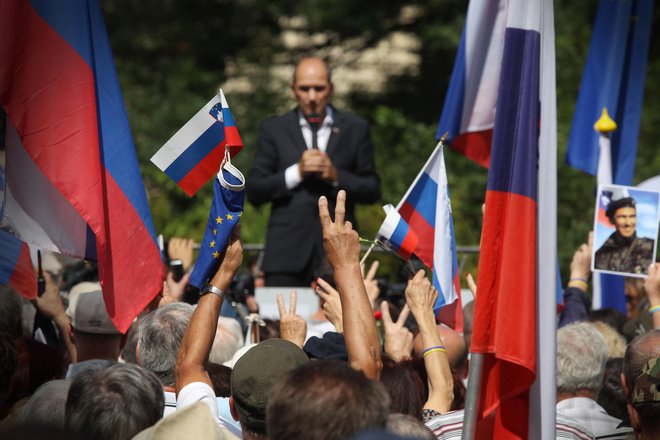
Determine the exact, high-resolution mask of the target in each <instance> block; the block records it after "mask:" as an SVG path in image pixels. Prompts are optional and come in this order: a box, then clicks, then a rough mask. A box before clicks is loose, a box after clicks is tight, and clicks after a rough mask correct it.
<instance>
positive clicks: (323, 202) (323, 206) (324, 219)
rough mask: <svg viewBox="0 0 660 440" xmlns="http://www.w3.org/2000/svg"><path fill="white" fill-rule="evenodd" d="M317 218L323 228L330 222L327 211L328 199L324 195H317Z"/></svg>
mask: <svg viewBox="0 0 660 440" xmlns="http://www.w3.org/2000/svg"><path fill="white" fill-rule="evenodd" d="M319 218H320V219H321V226H322V227H323V228H324V229H325V228H327V227H328V226H330V225H331V224H332V220H331V219H330V212H329V211H328V199H327V198H326V197H325V196H321V197H319Z"/></svg>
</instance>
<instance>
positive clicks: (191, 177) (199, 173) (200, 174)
mask: <svg viewBox="0 0 660 440" xmlns="http://www.w3.org/2000/svg"><path fill="white" fill-rule="evenodd" d="M224 147H225V141H224V140H223V141H222V142H220V143H219V144H218V145H217V146H216V147H215V148H214V149H213V150H211V152H210V153H209V154H207V155H206V157H204V159H202V160H201V161H199V163H198V164H197V165H195V168H193V169H192V170H190V171H189V172H188V174H186V175H185V176H183V179H181V180H179V182H178V185H179V186H180V187H181V189H182V190H184V191H185V193H186V194H188V195H189V196H190V197H192V196H193V195H194V194H195V193H196V192H197V191H199V189H200V188H201V187H202V186H204V184H205V183H206V182H208V180H209V178H208V176H214V175H216V174H217V173H218V171H219V170H220V164H221V163H222V159H223V158H224V156H225V150H224ZM241 148H243V147H241ZM239 151H240V149H239Z"/></svg>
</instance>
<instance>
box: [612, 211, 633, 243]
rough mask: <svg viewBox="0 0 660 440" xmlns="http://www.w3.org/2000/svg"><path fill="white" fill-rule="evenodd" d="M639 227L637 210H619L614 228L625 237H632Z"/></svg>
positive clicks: (615, 217)
mask: <svg viewBox="0 0 660 440" xmlns="http://www.w3.org/2000/svg"><path fill="white" fill-rule="evenodd" d="M636 226H637V210H636V209H635V208H631V207H630V206H625V207H623V208H619V209H617V210H616V212H615V213H614V227H615V228H616V230H617V232H618V233H619V234H621V235H622V236H623V237H626V238H628V237H632V236H633V234H634V233H635V228H636Z"/></svg>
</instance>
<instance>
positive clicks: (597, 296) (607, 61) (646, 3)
mask: <svg viewBox="0 0 660 440" xmlns="http://www.w3.org/2000/svg"><path fill="white" fill-rule="evenodd" d="M653 3H654V0H634V1H628V0H615V1H612V0H601V2H600V6H599V7H598V13H597V15H596V21H595V23H594V29H593V32H592V35H591V43H590V46H589V54H588V56H587V65H586V66H585V68H584V74H583V76H582V83H581V84H580V95H579V97H578V102H577V106H576V109H575V115H574V116H573V124H572V126H571V134H570V137H569V141H568V152H567V154H566V163H568V164H569V165H570V166H572V167H574V168H577V169H579V170H582V171H584V172H586V173H590V174H593V175H596V174H597V172H598V157H599V153H600V149H599V144H598V140H599V133H597V132H596V131H595V130H594V129H593V125H594V123H595V122H596V120H597V119H598V117H599V116H600V114H601V111H602V109H603V108H604V107H605V108H607V110H608V112H609V114H610V115H611V117H612V119H614V121H615V122H616V123H617V125H618V129H617V130H616V131H615V132H614V133H613V134H612V138H611V152H612V153H611V154H612V157H611V163H612V177H613V182H609V183H614V184H618V185H632V183H633V176H634V174H635V159H636V157H637V138H638V136H639V126H640V122H641V112H642V100H643V97H644V82H645V79H646V64H647V60H648V53H649V44H650V39H651V22H652V19H653ZM596 276H597V275H596ZM600 277H601V281H600V285H601V291H600V292H597V291H596V290H597V289H595V290H594V308H601V307H614V308H617V309H619V310H621V311H622V312H625V310H626V308H625V297H624V294H623V278H622V277H620V276H618V275H606V274H602V275H601V276H600Z"/></svg>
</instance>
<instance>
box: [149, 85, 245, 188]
mask: <svg viewBox="0 0 660 440" xmlns="http://www.w3.org/2000/svg"><path fill="white" fill-rule="evenodd" d="M225 147H229V152H230V155H231V157H233V156H234V155H236V154H237V153H238V152H239V151H241V150H242V149H243V141H242V140H241V136H240V134H239V133H238V129H237V128H236V123H235V122H234V118H233V117H232V115H231V111H230V110H229V105H228V104H227V100H226V99H225V94H224V93H223V92H222V89H220V91H219V92H218V94H217V95H216V96H214V97H213V99H211V100H210V101H209V102H208V103H207V104H206V105H205V106H204V107H203V108H202V109H201V110H200V111H198V112H197V114H196V115H195V116H193V117H192V119H191V120H190V121H188V122H187V123H186V125H184V126H183V127H182V128H181V129H180V130H179V131H177V132H176V133H175V134H174V136H172V137H171V138H170V140H169V141H167V143H166V144H165V145H163V146H162V147H161V148H160V150H158V151H157V152H156V154H154V156H153V157H152V158H151V161H152V162H153V163H154V164H155V165H156V166H157V167H158V168H160V170H161V171H163V172H164V173H165V174H167V175H168V176H169V177H170V178H171V179H172V180H174V181H175V182H176V184H177V185H179V186H180V187H181V189H182V190H184V191H185V193H186V194H188V195H189V196H192V195H194V194H195V193H196V192H197V191H199V189H200V188H201V187H202V186H204V184H205V183H206V182H208V180H209V179H210V178H211V177H212V176H213V175H215V174H216V173H217V172H218V169H219V168H220V164H221V162H222V159H223V158H224V156H225Z"/></svg>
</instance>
